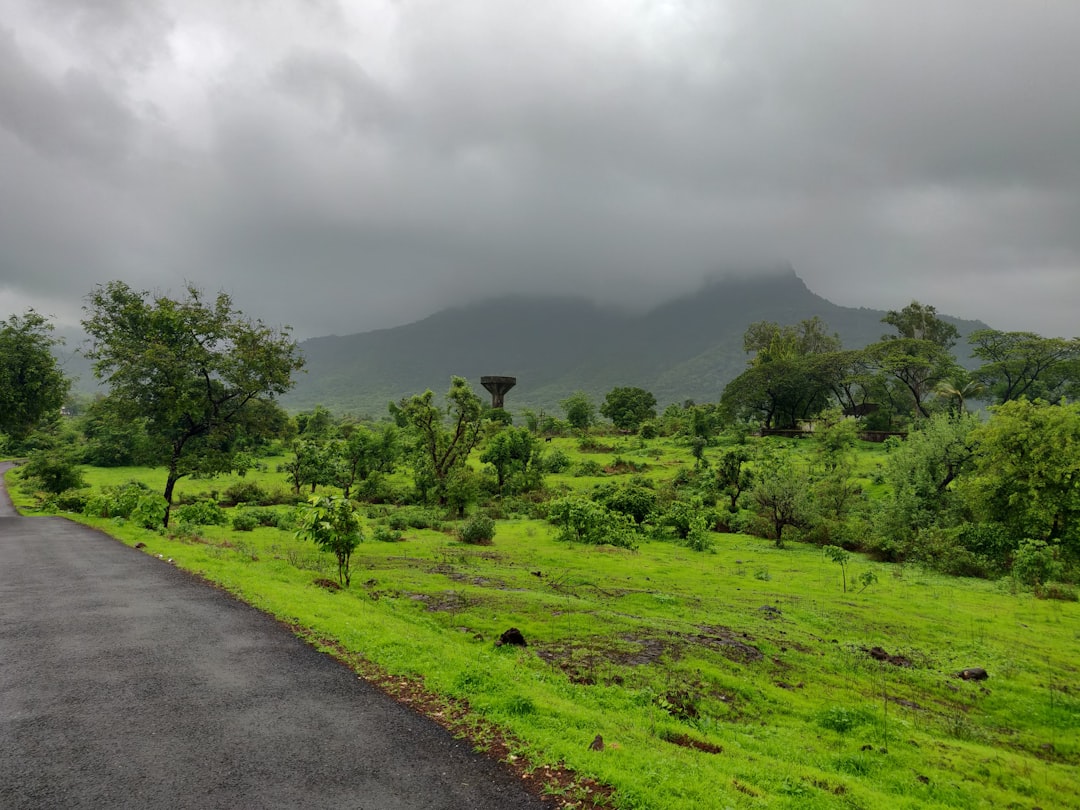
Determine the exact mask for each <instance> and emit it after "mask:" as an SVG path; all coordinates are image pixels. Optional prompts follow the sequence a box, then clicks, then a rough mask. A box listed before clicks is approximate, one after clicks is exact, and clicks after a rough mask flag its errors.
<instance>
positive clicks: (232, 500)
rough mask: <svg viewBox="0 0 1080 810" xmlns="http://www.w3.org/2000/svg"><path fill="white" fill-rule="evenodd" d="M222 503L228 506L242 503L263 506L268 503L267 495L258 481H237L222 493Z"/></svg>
mask: <svg viewBox="0 0 1080 810" xmlns="http://www.w3.org/2000/svg"><path fill="white" fill-rule="evenodd" d="M222 503H224V504H225V505H226V506H236V505H237V504H241V503H254V504H259V505H260V506H262V505H266V503H267V493H266V490H265V489H264V488H263V487H262V485H260V484H259V483H258V482H257V481H237V482H236V483H235V484H230V485H229V486H227V487H226V488H225V491H224V492H223V493H222Z"/></svg>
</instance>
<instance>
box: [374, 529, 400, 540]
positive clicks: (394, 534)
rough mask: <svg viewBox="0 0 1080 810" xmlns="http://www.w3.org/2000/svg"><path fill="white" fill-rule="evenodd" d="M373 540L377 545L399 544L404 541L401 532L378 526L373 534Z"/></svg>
mask: <svg viewBox="0 0 1080 810" xmlns="http://www.w3.org/2000/svg"><path fill="white" fill-rule="evenodd" d="M371 539H372V540H374V541H376V542H377V543H399V542H401V540H402V536H401V532H400V531H397V530H396V529H391V528H390V527H388V526H376V527H375V528H374V530H373V531H372V532H371Z"/></svg>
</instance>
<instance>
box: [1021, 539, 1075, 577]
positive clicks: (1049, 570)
mask: <svg viewBox="0 0 1080 810" xmlns="http://www.w3.org/2000/svg"><path fill="white" fill-rule="evenodd" d="M1063 571H1064V566H1063V565H1062V563H1061V560H1060V559H1059V556H1058V549H1057V548H1056V547H1055V546H1051V545H1049V544H1048V543H1046V541H1044V540H1025V541H1024V542H1023V543H1021V544H1020V548H1018V549H1017V550H1016V553H1015V554H1014V555H1013V566H1012V574H1013V577H1015V578H1016V580H1017V581H1018V582H1020V583H1022V584H1024V585H1028V586H1031V587H1037V586H1039V585H1042V584H1043V583H1044V582H1050V581H1051V580H1057V579H1061V575H1062V573H1063Z"/></svg>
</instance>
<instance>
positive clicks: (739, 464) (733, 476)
mask: <svg viewBox="0 0 1080 810" xmlns="http://www.w3.org/2000/svg"><path fill="white" fill-rule="evenodd" d="M750 458H751V454H750V450H749V449H748V448H746V447H732V448H730V449H728V450H725V451H724V453H723V454H721V456H720V458H719V459H718V460H717V462H716V487H717V489H718V490H719V492H720V494H721V495H723V496H724V497H725V498H727V499H728V511H729V512H730V513H731V514H735V513H736V512H738V511H739V497H740V496H741V495H742V494H743V493H744V492H746V491H747V490H748V489H750V487H751V486H753V484H754V471H753V470H751V469H750V467H749V466H748V462H749V461H750Z"/></svg>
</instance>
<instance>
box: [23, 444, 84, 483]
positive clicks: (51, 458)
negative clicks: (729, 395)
mask: <svg viewBox="0 0 1080 810" xmlns="http://www.w3.org/2000/svg"><path fill="white" fill-rule="evenodd" d="M22 477H23V480H26V481H32V482H34V483H35V484H37V486H38V487H39V488H40V489H42V490H44V491H45V492H51V493H53V494H54V495H58V494H60V493H61V492H63V491H64V490H67V489H79V488H80V487H83V486H85V485H86V482H85V481H84V480H83V477H82V472H81V471H80V470H79V467H78V466H77V465H76V463H75V458H74V456H73V455H72V454H71V453H70V452H67V451H65V450H62V449H60V448H49V449H45V450H37V451H35V452H34V453H31V455H30V460H29V461H27V462H26V464H25V465H23V468H22Z"/></svg>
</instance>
